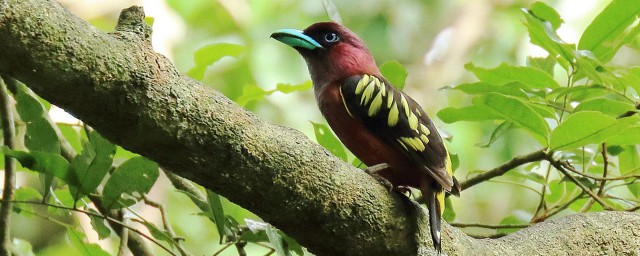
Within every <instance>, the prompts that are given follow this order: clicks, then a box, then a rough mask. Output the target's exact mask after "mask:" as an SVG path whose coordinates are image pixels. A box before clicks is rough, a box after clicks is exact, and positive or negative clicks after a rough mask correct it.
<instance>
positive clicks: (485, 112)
mask: <svg viewBox="0 0 640 256" xmlns="http://www.w3.org/2000/svg"><path fill="white" fill-rule="evenodd" d="M436 115H437V116H438V118H440V120H442V121H443V122H445V123H455V122H459V121H474V122H478V121H486V120H496V119H500V118H502V116H501V115H498V114H496V113H494V112H493V111H491V109H489V108H487V106H484V105H473V106H469V107H464V108H451V107H448V108H444V109H442V110H440V111H439V112H438V113H437V114H436Z"/></svg>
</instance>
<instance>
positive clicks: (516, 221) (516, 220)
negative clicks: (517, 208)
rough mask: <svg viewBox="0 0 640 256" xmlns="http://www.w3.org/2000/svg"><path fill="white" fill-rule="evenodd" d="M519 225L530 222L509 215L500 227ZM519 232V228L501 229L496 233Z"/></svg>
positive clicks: (501, 222)
mask: <svg viewBox="0 0 640 256" xmlns="http://www.w3.org/2000/svg"><path fill="white" fill-rule="evenodd" d="M519 224H529V222H527V221H525V220H522V219H520V218H518V217H516V216H513V215H509V216H507V217H506V218H504V219H502V220H501V221H500V225H519ZM518 230H520V229H519V228H499V229H497V230H496V231H498V234H511V233H513V232H516V231H518Z"/></svg>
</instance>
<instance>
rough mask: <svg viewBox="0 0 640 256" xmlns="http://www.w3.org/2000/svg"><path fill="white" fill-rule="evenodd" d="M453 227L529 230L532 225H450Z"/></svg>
mask: <svg viewBox="0 0 640 256" xmlns="http://www.w3.org/2000/svg"><path fill="white" fill-rule="evenodd" d="M450 224H451V226H454V227H456V228H488V229H499V228H528V227H530V226H531V224H498V225H491V224H482V223H450Z"/></svg>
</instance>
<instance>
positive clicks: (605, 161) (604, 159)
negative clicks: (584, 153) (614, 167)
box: [598, 142, 609, 196]
mask: <svg viewBox="0 0 640 256" xmlns="http://www.w3.org/2000/svg"><path fill="white" fill-rule="evenodd" d="M602 166H603V168H604V171H603V172H602V178H603V179H606V178H607V174H608V173H609V156H608V155H607V143H606V142H603V143H602ZM606 184H607V180H603V181H602V182H600V188H598V196H602V193H604V186H605V185H606Z"/></svg>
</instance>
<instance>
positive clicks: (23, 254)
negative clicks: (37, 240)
mask: <svg viewBox="0 0 640 256" xmlns="http://www.w3.org/2000/svg"><path fill="white" fill-rule="evenodd" d="M10 255H15V256H35V254H34V253H33V247H32V246H31V244H30V243H29V241H26V240H22V239H20V238H12V239H11V253H10Z"/></svg>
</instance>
